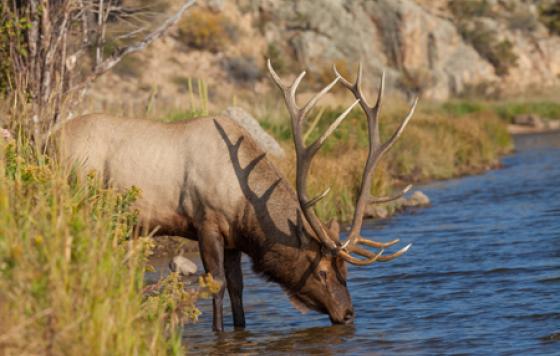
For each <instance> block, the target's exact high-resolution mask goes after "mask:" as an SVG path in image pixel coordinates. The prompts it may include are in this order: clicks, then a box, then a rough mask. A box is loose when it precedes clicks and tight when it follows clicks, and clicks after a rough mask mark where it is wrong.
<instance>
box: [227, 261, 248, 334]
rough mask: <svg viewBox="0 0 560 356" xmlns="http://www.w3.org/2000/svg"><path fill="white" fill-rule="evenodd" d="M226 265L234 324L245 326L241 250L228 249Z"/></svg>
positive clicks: (241, 327)
mask: <svg viewBox="0 0 560 356" xmlns="http://www.w3.org/2000/svg"><path fill="white" fill-rule="evenodd" d="M224 267H225V270H226V282H227V289H228V293H229V300H230V302H231V311H232V313H233V326H234V327H235V328H236V329H243V328H245V312H244V311H243V272H242V271H241V251H239V250H226V251H225V259H224Z"/></svg>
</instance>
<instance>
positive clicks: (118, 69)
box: [113, 56, 144, 78]
mask: <svg viewBox="0 0 560 356" xmlns="http://www.w3.org/2000/svg"><path fill="white" fill-rule="evenodd" d="M143 66H144V62H143V61H142V60H141V59H140V58H138V57H137V56H127V57H124V58H123V59H122V61H120V62H119V64H117V65H116V66H115V67H114V68H113V71H114V72H115V73H116V74H118V75H120V76H121V77H123V78H138V77H140V75H141V74H142V72H143V71H144V68H143Z"/></svg>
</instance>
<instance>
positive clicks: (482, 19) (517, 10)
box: [259, 0, 560, 99]
mask: <svg viewBox="0 0 560 356" xmlns="http://www.w3.org/2000/svg"><path fill="white" fill-rule="evenodd" d="M477 2H478V3H483V1H477V0H472V1H465V2H462V3H465V4H466V5H464V6H467V5H468V3H470V4H471V5H472V4H475V3H477ZM456 3H461V2H459V1H457V2H456ZM484 3H486V4H487V5H486V7H485V8H484V9H485V10H479V12H480V13H473V14H470V13H459V14H453V13H452V11H451V10H450V9H449V5H448V4H449V3H448V2H447V1H421V0H377V1H350V0H347V1H344V0H322V1H297V2H294V1H286V0H266V1H261V2H259V4H260V5H259V14H261V15H259V16H263V14H265V15H266V14H268V15H269V17H270V18H271V20H270V21H269V22H267V23H266V26H264V35H265V37H266V38H267V40H268V41H269V43H275V44H283V45H285V46H286V47H289V48H291V50H292V51H293V52H295V55H296V58H297V60H298V61H299V62H301V63H302V64H303V65H304V66H305V67H308V68H310V69H312V70H315V71H316V72H320V71H322V68H321V66H322V65H323V63H325V62H327V63H331V62H337V61H346V62H347V63H349V64H350V63H355V62H357V61H359V60H362V61H363V62H364V64H365V65H366V67H367V68H366V69H369V73H379V72H381V71H385V72H386V73H387V74H388V78H389V84H390V85H391V84H392V85H393V87H396V88H398V89H400V90H402V91H405V92H410V93H414V92H422V94H423V96H424V97H430V98H434V99H447V98H448V97H450V96H453V95H458V94H463V93H465V92H469V91H473V90H478V91H480V93H478V94H482V95H485V94H493V93H495V91H496V90H499V91H502V92H513V91H519V90H523V89H525V88H528V87H531V86H539V87H540V86H543V85H547V86H552V85H555V84H558V82H559V81H558V74H559V73H560V68H559V67H560V62H559V61H558V60H557V58H558V55H559V54H560V53H559V51H560V38H559V37H558V36H553V35H551V34H549V33H548V31H547V29H546V28H545V27H544V26H543V25H542V24H540V23H539V22H538V21H537V20H536V19H537V9H536V7H535V6H534V5H531V4H525V3H521V2H509V3H510V4H509V5H508V4H506V3H508V2H507V1H500V2H498V1H484ZM461 10H462V9H461V8H459V7H455V11H461ZM465 11H468V8H467V9H465ZM521 14H524V16H526V19H525V18H521V19H517V18H516V17H515V16H517V17H519V16H521ZM531 19H532V20H533V21H534V23H533V25H531V26H532V27H529V25H528V24H527V23H526V22H525V23H523V22H522V21H530V20H531ZM514 21H518V22H517V23H515V22H514ZM469 27H470V28H471V29H470V30H469ZM469 31H470V32H469ZM508 43H510V44H511V49H509V48H508ZM502 59H503V61H505V60H509V62H507V63H501V62H500V61H501V60H502ZM503 66H508V67H506V68H504V67H503Z"/></svg>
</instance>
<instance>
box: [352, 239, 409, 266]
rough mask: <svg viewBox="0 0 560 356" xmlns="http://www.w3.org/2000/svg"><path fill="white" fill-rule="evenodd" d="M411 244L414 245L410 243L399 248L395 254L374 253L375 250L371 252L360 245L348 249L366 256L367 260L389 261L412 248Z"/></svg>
mask: <svg viewBox="0 0 560 356" xmlns="http://www.w3.org/2000/svg"><path fill="white" fill-rule="evenodd" d="M411 246H412V244H408V245H406V246H405V247H403V248H401V249H400V250H398V251H397V252H395V253H393V254H390V255H388V256H381V253H380V252H378V253H374V252H371V251H369V250H366V249H365V248H361V247H359V246H351V247H349V248H348V250H349V252H353V253H355V254H358V255H360V256H363V257H366V259H367V260H366V261H369V260H373V259H375V260H374V262H375V261H377V262H389V261H391V260H394V259H395V258H397V257H399V256H402V255H403V254H405V253H406V252H407V251H408V250H409V249H410V247H411ZM383 251H384V250H381V252H383ZM370 263H372V262H370ZM370 263H366V264H370Z"/></svg>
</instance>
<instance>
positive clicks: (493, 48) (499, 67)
mask: <svg viewBox="0 0 560 356" xmlns="http://www.w3.org/2000/svg"><path fill="white" fill-rule="evenodd" d="M460 31H461V35H462V37H463V38H464V39H465V41H467V42H469V43H471V44H472V46H473V47H474V49H475V50H476V51H477V52H478V54H480V56H481V57H483V58H484V59H486V60H487V61H489V62H490V64H492V66H493V67H494V70H495V71H496V74H497V75H499V76H503V75H507V74H508V72H509V69H510V68H511V67H513V66H516V65H517V55H516V54H515V52H514V51H513V44H512V43H511V42H510V41H509V40H507V39H506V40H498V37H497V36H498V35H497V33H496V31H494V30H492V29H489V28H488V27H487V26H486V25H484V23H483V22H481V21H476V22H474V23H472V24H469V25H466V24H463V25H461V26H460Z"/></svg>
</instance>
